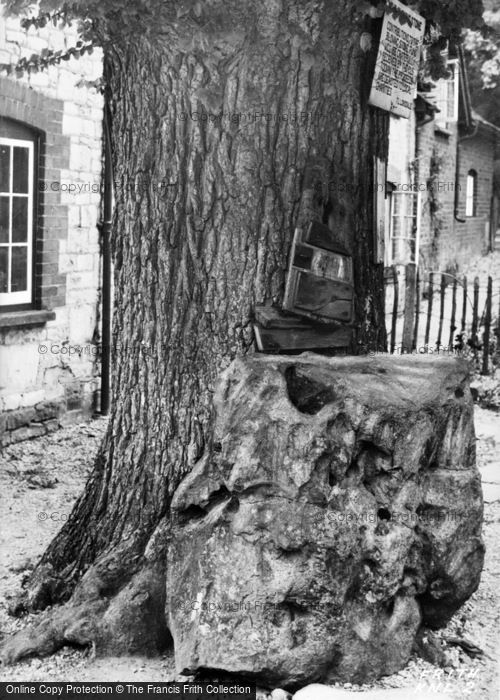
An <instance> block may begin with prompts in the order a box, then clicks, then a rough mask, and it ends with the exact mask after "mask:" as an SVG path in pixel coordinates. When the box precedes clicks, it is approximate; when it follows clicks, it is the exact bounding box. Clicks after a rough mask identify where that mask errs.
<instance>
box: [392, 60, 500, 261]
mask: <svg viewBox="0 0 500 700" xmlns="http://www.w3.org/2000/svg"><path fill="white" fill-rule="evenodd" d="M448 66H449V70H450V77H449V79H442V80H440V81H438V83H437V85H436V87H435V89H434V90H433V91H432V92H430V93H419V94H418V96H417V98H416V100H415V111H414V113H413V114H412V115H411V117H410V119H401V118H398V117H394V116H392V115H391V118H390V134H389V158H388V164H387V180H388V183H387V192H388V196H387V199H386V221H387V222H388V224H389V225H388V226H386V241H385V251H386V255H385V263H386V265H392V264H407V263H411V262H414V263H417V264H418V265H419V266H420V267H421V269H422V270H423V271H427V270H440V271H444V272H451V273H452V272H454V271H457V270H459V269H460V267H461V266H462V265H463V263H464V262H466V261H469V260H470V259H471V258H473V257H478V256H481V255H484V254H485V253H487V252H489V251H490V250H492V249H493V247H494V237H495V229H496V221H495V220H494V219H495V218H496V217H495V216H494V213H495V211H496V209H497V207H496V206H495V201H494V197H493V194H494V188H493V174H494V162H495V156H496V155H498V147H499V143H500V129H498V128H497V127H495V126H494V125H492V124H490V123H488V122H487V121H485V120H484V119H482V118H481V117H480V116H479V115H478V114H476V113H475V112H474V111H473V110H472V108H471V104H470V97H469V92H468V84H467V73H466V69H465V64H464V62H463V60H462V58H461V57H460V55H458V56H457V57H455V58H451V59H450V60H449V62H448Z"/></svg>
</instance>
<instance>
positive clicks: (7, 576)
mask: <svg viewBox="0 0 500 700" xmlns="http://www.w3.org/2000/svg"><path fill="white" fill-rule="evenodd" d="M499 424H500V418H499V415H498V413H494V412H492V411H488V410H485V409H482V408H479V407H478V408H476V433H477V437H478V464H479V467H480V469H481V473H482V476H483V488H484V495H485V520H484V538H485V542H486V564H485V569H484V571H483V576H482V581H481V585H480V587H479V589H478V590H477V591H476V593H475V594H474V595H473V596H472V598H471V599H470V600H469V601H468V602H467V603H466V605H465V606H464V607H463V608H462V610H461V611H460V612H459V613H457V615H456V616H455V617H454V618H453V620H452V621H451V622H450V624H449V625H448V626H447V628H446V629H444V630H441V631H440V632H439V633H438V634H437V638H438V639H439V640H440V641H441V642H442V643H443V648H444V650H445V655H446V663H447V666H445V667H444V668H441V667H438V666H434V665H432V664H430V663H427V662H425V661H423V660H422V659H419V658H417V657H412V659H411V660H410V662H409V664H408V666H407V667H406V668H405V669H403V670H402V671H400V672H399V673H397V674H394V675H392V676H386V677H385V678H383V679H381V680H380V681H379V682H377V683H374V684H372V685H371V686H356V685H353V684H343V685H339V686H338V687H342V688H346V689H348V688H349V689H351V690H355V691H360V694H359V695H360V697H363V692H362V691H363V690H365V689H368V687H372V688H373V687H377V688H406V689H408V697H412V698H415V697H421V698H422V699H423V700H425V698H426V696H427V694H428V693H429V692H430V690H431V688H432V689H434V690H435V691H437V692H438V693H439V692H443V693H448V694H449V695H450V696H451V697H453V698H454V699H455V700H464V699H466V698H467V699H472V700H498V697H499V687H500V686H499V681H498V668H497V662H496V659H497V656H498V652H497V650H498V643H499V641H500V640H499V629H500V612H499V604H498V603H499V598H500V592H499V576H500V553H499V546H498V541H499V539H500V430H499V429H498V428H499ZM105 426H106V421H105V420H104V419H98V420H95V421H93V422H91V423H88V424H83V425H79V426H73V427H70V428H64V429H61V430H60V431H58V432H57V433H53V434H51V435H48V436H44V437H41V438H37V439H36V440H32V441H29V442H24V443H21V444H19V445H14V446H10V447H8V448H7V449H6V450H5V451H4V453H3V454H2V455H1V457H0V493H1V494H2V496H1V510H0V526H1V534H0V552H1V558H2V564H3V567H2V573H1V574H0V598H1V600H0V629H1V634H2V635H4V634H10V633H12V632H14V631H15V630H17V629H20V628H22V627H24V626H25V625H26V624H28V623H29V622H30V621H32V620H33V619H35V616H33V615H31V616H27V617H25V618H22V619H15V618H12V617H10V616H9V615H8V613H7V607H8V600H9V597H10V596H11V595H12V594H14V593H15V592H16V590H18V589H19V587H20V585H21V582H22V579H23V577H24V576H25V575H26V573H27V571H29V570H30V569H31V568H32V567H33V565H34V563H35V562H36V560H37V557H38V556H39V555H40V554H41V553H42V551H43V549H44V547H45V546H46V545H47V544H48V543H49V542H50V540H51V538H52V537H53V536H54V534H55V533H56V532H57V530H58V529H59V527H60V526H61V525H62V523H63V522H64V520H65V518H66V517H67V516H68V514H69V512H70V509H71V505H72V503H73V502H74V500H75V497H76V496H77V495H78V493H79V492H80V490H81V489H82V487H83V485H84V483H85V480H86V477H87V476H88V473H89V470H90V468H91V465H92V460H93V457H94V455H95V453H96V450H97V447H98V445H99V442H100V440H101V438H102V435H103V433H104V430H105ZM448 637H455V638H457V637H463V638H465V639H467V640H469V641H470V642H472V643H473V644H475V645H476V646H477V647H479V648H480V649H481V650H482V652H483V653H482V654H481V655H480V656H477V657H470V656H469V655H467V654H466V653H465V652H464V651H463V650H462V649H461V647H458V646H455V645H453V644H450V643H448V642H446V641H445V640H446V638H448ZM174 679H176V676H175V671H174V661H173V655H172V654H171V653H170V654H166V655H165V656H163V657H160V658H156V659H149V658H143V657H132V658H106V659H96V658H95V657H94V655H93V653H92V651H91V650H89V649H83V650H82V649H75V648H71V647H65V648H63V649H62V650H60V651H59V652H58V653H56V654H54V655H53V656H50V657H48V658H45V659H36V658H35V659H28V660H25V661H22V662H20V663H19V664H17V665H15V666H11V667H7V668H4V669H1V670H0V680H2V681H105V680H107V681H125V682H127V681H128V682H132V681H169V680H174ZM179 680H180V679H179ZM415 691H416V692H415Z"/></svg>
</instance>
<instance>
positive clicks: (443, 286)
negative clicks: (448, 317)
mask: <svg viewBox="0 0 500 700" xmlns="http://www.w3.org/2000/svg"><path fill="white" fill-rule="evenodd" d="M445 294H446V279H445V276H444V275H443V274H442V273H441V284H440V295H441V298H440V302H441V303H440V305H439V330H438V337H437V341H436V346H437V349H438V352H439V348H440V347H441V334H442V332H443V316H444V297H445Z"/></svg>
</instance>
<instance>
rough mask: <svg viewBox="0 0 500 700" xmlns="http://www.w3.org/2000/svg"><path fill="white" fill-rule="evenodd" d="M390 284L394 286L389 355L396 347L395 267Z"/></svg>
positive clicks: (396, 284)
mask: <svg viewBox="0 0 500 700" xmlns="http://www.w3.org/2000/svg"><path fill="white" fill-rule="evenodd" d="M392 282H393V284H394V300H393V303H392V328H391V355H392V354H393V353H394V348H395V347H396V324H397V320H398V300H399V283H398V271H397V268H396V265H393V266H392Z"/></svg>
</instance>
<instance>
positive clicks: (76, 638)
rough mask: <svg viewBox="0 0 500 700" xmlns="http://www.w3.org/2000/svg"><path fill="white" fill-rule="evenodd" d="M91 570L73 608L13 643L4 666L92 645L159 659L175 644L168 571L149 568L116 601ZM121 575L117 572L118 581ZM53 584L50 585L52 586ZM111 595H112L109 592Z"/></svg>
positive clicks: (2, 653)
mask: <svg viewBox="0 0 500 700" xmlns="http://www.w3.org/2000/svg"><path fill="white" fill-rule="evenodd" d="M96 571H97V567H95V566H94V567H91V568H90V569H89V570H88V571H87V573H86V574H85V576H84V577H83V578H82V580H81V582H80V583H79V584H78V585H77V587H76V588H75V590H74V592H73V595H72V596H71V598H70V599H69V601H68V602H67V603H64V604H63V605H57V606H54V607H52V608H48V609H47V610H45V611H44V612H42V613H41V614H40V616H39V618H38V620H37V622H36V623H35V624H34V625H30V626H28V627H27V628H26V629H24V630H21V631H20V632H18V633H17V634H15V635H13V636H12V637H10V638H9V639H7V640H6V641H5V642H4V644H3V645H2V648H1V650H0V659H1V661H2V663H4V664H9V663H15V662H16V661H19V660H20V659H22V658H25V657H27V656H35V655H36V656H46V655H48V654H52V653H54V652H55V651H57V650H58V649H60V648H61V647H62V646H63V645H64V644H76V645H81V646H87V645H92V646H94V648H95V651H96V653H97V654H98V655H120V654H134V653H141V654H144V655H146V656H153V655H157V654H158V653H159V652H161V651H162V650H163V649H165V648H166V647H167V646H168V645H169V644H170V643H171V637H170V633H169V632H168V629H167V626H166V623H165V569H164V567H163V566H162V565H159V564H151V563H147V564H146V565H145V566H144V567H143V568H141V569H140V570H139V571H138V572H137V573H135V574H134V575H133V576H132V577H130V573H128V575H127V572H125V571H124V572H123V578H122V581H127V580H128V582H127V583H126V584H125V585H123V586H122V587H121V588H120V590H119V591H118V592H113V593H112V594H111V595H110V594H109V593H108V594H106V593H107V590H108V592H109V587H108V586H107V585H106V584H107V582H106V581H105V580H104V579H103V578H102V576H100V575H97V573H96ZM116 573H117V572H116V570H115V571H114V572H113V575H114V577H116ZM49 583H50V582H49ZM106 589H107V590H106Z"/></svg>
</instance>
